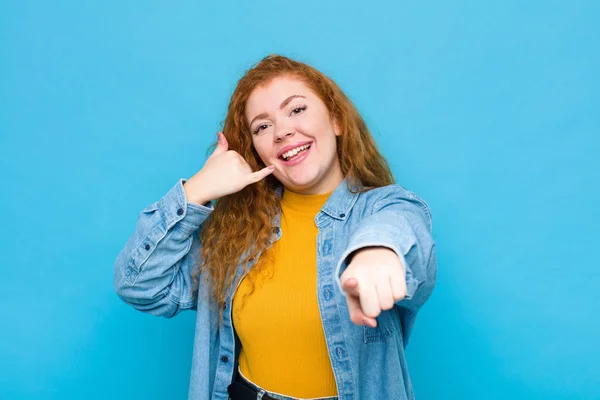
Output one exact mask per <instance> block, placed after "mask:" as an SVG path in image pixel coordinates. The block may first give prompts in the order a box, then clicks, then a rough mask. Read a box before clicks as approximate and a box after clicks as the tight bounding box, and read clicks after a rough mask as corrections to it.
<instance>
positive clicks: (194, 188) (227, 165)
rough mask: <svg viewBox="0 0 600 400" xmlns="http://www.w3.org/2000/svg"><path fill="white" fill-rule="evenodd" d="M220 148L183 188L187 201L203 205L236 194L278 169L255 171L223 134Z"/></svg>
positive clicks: (272, 167) (220, 137) (220, 135)
mask: <svg viewBox="0 0 600 400" xmlns="http://www.w3.org/2000/svg"><path fill="white" fill-rule="evenodd" d="M217 135H218V138H219V142H218V145H217V148H216V149H215V151H213V153H212V154H211V155H210V157H208V159H207V160H206V163H205V164H204V167H202V169H201V170H200V171H198V172H197V173H196V174H195V175H194V176H192V177H191V178H190V179H189V180H187V181H186V182H185V184H184V185H183V189H184V190H185V197H186V198H187V201H188V202H193V203H196V204H202V205H203V204H204V203H206V202H208V201H211V200H216V199H218V198H219V197H223V196H227V195H228V194H232V193H236V192H239V191H240V190H242V189H243V188H245V187H246V186H248V185H250V184H252V183H256V182H258V181H260V180H261V179H264V178H266V177H267V176H268V175H270V174H271V173H272V172H273V170H274V169H275V167H274V166H268V167H265V168H263V169H261V170H260V171H256V172H253V171H252V169H251V168H250V166H249V165H248V163H247V162H246V160H244V158H243V157H242V156H241V155H240V154H239V153H238V152H236V151H234V150H228V149H229V145H228V144H227V139H226V138H225V135H223V133H221V132H219V133H218V134H217Z"/></svg>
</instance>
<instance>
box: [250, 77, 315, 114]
mask: <svg viewBox="0 0 600 400" xmlns="http://www.w3.org/2000/svg"><path fill="white" fill-rule="evenodd" d="M292 95H302V96H305V97H307V98H308V97H314V93H313V91H312V90H311V89H310V88H309V87H308V86H307V85H306V84H305V83H304V82H302V81H301V80H299V79H297V78H293V77H287V76H286V77H278V78H274V79H273V80H271V81H270V82H269V83H267V84H265V85H260V86H257V87H256V88H255V89H254V90H253V91H252V93H250V96H249V97H248V101H247V102H246V117H248V118H252V116H253V115H255V114H259V113H262V112H268V109H273V108H276V109H279V105H280V104H281V102H282V101H283V100H285V99H286V98H288V97H289V96H292Z"/></svg>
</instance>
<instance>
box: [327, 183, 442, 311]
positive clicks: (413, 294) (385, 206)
mask: <svg viewBox="0 0 600 400" xmlns="http://www.w3.org/2000/svg"><path fill="white" fill-rule="evenodd" d="M431 225H432V219H431V212H430V211H429V207H428V206H427V204H426V203H425V202H424V201H423V200H421V199H420V198H419V197H417V196H416V195H414V194H413V193H412V192H410V191H407V190H406V189H404V188H402V187H401V186H399V185H391V186H390V187H389V190H388V193H387V194H386V195H385V196H384V197H383V198H381V199H379V200H378V201H377V202H375V203H374V205H373V210H372V213H371V214H370V215H368V216H366V217H365V218H364V219H363V220H362V221H361V223H360V226H359V227H358V228H357V229H356V230H355V231H354V232H353V233H352V235H351V236H350V240H349V242H348V246H347V248H346V250H345V251H344V253H343V255H342V257H341V258H340V261H339V262H338V265H337V267H336V274H335V277H336V281H337V284H338V286H339V288H340V290H342V288H341V281H340V277H341V275H342V273H343V272H344V270H345V269H346V267H347V266H348V264H349V262H350V260H351V257H352V253H353V252H355V251H356V250H359V249H361V248H363V247H370V246H383V247H387V248H389V249H391V250H393V251H394V252H395V253H396V254H397V255H398V257H400V261H401V262H402V264H403V265H404V269H405V278H406V296H405V298H404V299H402V300H400V301H398V302H397V303H396V304H397V305H399V306H401V307H406V308H408V309H411V310H412V311H416V310H417V309H418V308H419V307H420V306H421V305H423V303H425V301H426V300H427V299H428V298H429V296H430V295H431V293H432V291H433V287H434V285H435V281H436V278H437V259H436V257H435V249H434V246H435V243H434V241H433V238H432V235H431V232H432V231H431V228H432V227H431ZM342 293H343V290H342Z"/></svg>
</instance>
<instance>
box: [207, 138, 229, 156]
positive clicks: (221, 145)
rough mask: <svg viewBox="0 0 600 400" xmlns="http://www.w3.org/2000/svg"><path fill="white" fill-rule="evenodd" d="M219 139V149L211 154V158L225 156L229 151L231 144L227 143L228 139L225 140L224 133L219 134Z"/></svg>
mask: <svg viewBox="0 0 600 400" xmlns="http://www.w3.org/2000/svg"><path fill="white" fill-rule="evenodd" d="M217 138H218V140H219V142H218V143H217V148H216V149H215V151H213V153H212V154H211V157H212V156H218V155H219V154H223V153H225V152H226V151H227V150H228V149H229V144H228V143H227V139H226V138H225V135H223V132H218V133H217Z"/></svg>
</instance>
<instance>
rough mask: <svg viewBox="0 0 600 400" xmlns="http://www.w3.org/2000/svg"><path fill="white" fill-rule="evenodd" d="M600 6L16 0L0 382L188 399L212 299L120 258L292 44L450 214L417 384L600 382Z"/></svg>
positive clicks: (480, 394) (423, 395) (95, 394)
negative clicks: (133, 289)
mask: <svg viewBox="0 0 600 400" xmlns="http://www.w3.org/2000/svg"><path fill="white" fill-rule="evenodd" d="M84 3H85V4H84ZM209 3H219V4H218V5H215V4H209ZM599 18H600V3H599V2H597V1H571V2H566V1H563V2H560V1H528V2H523V1H503V2H482V1H475V0H473V1H452V2H445V1H431V2H425V3H423V2H420V3H418V4H417V3H416V2H397V1H387V2H379V3H373V4H369V5H367V2H364V1H363V2H354V3H352V2H347V1H345V2H338V3H327V2H323V3H321V2H320V1H315V0H313V1H303V2H274V1H254V2H231V1H223V2H202V1H196V2H191V1H180V2H166V1H164V2H156V1H144V2H141V1H103V2H78V1H54V2H30V1H19V2H3V3H2V7H1V12H0V57H1V61H0V96H1V97H0V131H1V136H0V149H1V150H0V152H1V153H0V174H1V175H0V178H1V180H2V196H1V197H0V207H1V213H0V219H1V223H0V235H1V241H0V246H1V253H0V254H2V264H1V265H2V267H1V268H2V275H1V276H2V289H1V290H0V324H1V326H2V329H1V330H0V332H1V333H0V398H2V399H5V398H6V399H81V398H89V399H92V398H94V399H96V398H98V399H100V398H111V399H166V398H176V399H183V398H186V396H187V390H188V383H189V373H190V368H191V354H192V342H193V328H194V317H195V314H194V313H193V312H190V313H184V314H183V315H181V316H179V317H177V318H175V319H172V320H166V319H160V318H155V317H151V316H148V315H145V314H142V313H140V312H137V311H135V310H133V309H132V308H129V307H127V306H126V305H125V304H124V303H122V302H121V301H120V300H119V299H118V297H117V296H116V294H115V293H114V291H113V262H114V260H115V258H116V256H117V254H118V252H119V251H120V249H121V248H122V246H123V245H124V244H125V241H126V240H127V238H128V237H129V235H130V234H131V233H133V229H134V227H135V222H136V219H137V214H138V213H139V211H141V209H142V208H143V207H145V206H146V205H148V204H150V203H151V202H154V201H156V200H158V199H159V198H160V197H161V196H162V195H163V194H165V193H166V192H167V190H168V189H169V188H171V187H172V186H173V185H174V184H175V182H176V180H177V179H179V178H181V177H186V178H189V177H190V176H192V175H193V174H194V173H195V172H196V171H198V170H199V169H200V168H201V167H202V165H203V163H204V160H205V159H206V154H207V148H208V146H209V144H210V143H212V141H213V140H214V139H215V134H216V132H217V130H219V127H220V123H221V121H222V120H223V119H224V116H225V111H226V106H227V103H228V99H229V96H230V95H231V93H232V91H233V88H234V86H235V83H236V82H237V80H238V79H239V78H240V77H241V75H242V74H243V72H244V71H245V70H246V69H248V68H249V67H250V66H251V65H252V64H253V63H255V62H257V61H259V60H260V59H261V58H262V57H263V56H265V55H267V54H269V53H274V52H278V53H281V54H284V55H287V56H290V57H294V58H297V59H299V60H301V61H304V62H307V63H309V64H312V65H314V66H315V67H317V68H318V69H320V70H322V71H323V72H324V73H326V74H328V75H329V76H331V77H332V78H333V79H334V80H336V81H337V82H338V83H339V84H340V86H341V87H342V88H343V89H344V90H345V91H346V93H347V94H348V95H349V97H350V98H351V99H352V100H353V101H354V102H355V104H356V105H357V107H358V108H359V110H360V111H361V112H362V114H363V115H364V117H365V119H366V120H367V122H368V124H369V126H370V127H371V129H372V131H373V134H374V136H375V138H376V140H377V142H378V144H379V145H380V146H381V148H382V150H383V152H384V154H385V156H386V157H387V158H388V160H389V162H390V163H391V164H392V167H393V170H394V172H395V174H396V177H397V180H398V182H399V183H401V184H402V185H404V186H405V187H407V188H409V189H411V190H413V191H415V192H416V193H417V194H419V195H420V196H421V197H423V198H424V199H425V200H426V201H427V202H428V203H429V205H430V207H431V209H432V212H433V217H434V223H433V226H434V239H435V240H436V242H437V252H438V258H439V279H438V285H437V287H436V289H435V291H434V294H433V297H432V298H431V299H430V301H429V302H428V303H427V304H426V305H425V307H424V308H423V309H422V311H421V314H420V317H419V318H418V319H417V324H416V327H415V330H414V334H413V336H412V337H411V343H410V345H409V347H408V362H409V368H410V371H411V376H412V379H413V383H414V386H415V391H416V395H417V399H419V400H423V399H506V398H511V399H598V398H600V346H599V344H598V340H599V339H600V317H599V312H600V299H599V297H600V296H599V292H600V272H599V271H600V268H599V267H600V262H599V261H598V259H597V250H598V240H599V239H600V235H599V234H598V224H599V223H600V215H599V209H600V207H599V205H598V204H599V202H600V190H599V189H598V183H599V182H600V179H599V178H600V176H599V175H600V174H599V172H600V165H599V164H600V162H599V161H598V154H599V152H600V139H599V134H600V117H599V114H600V98H599V97H600V96H599V93H600V82H599V73H598V71H600V47H599V45H598V43H599V42H600V29H599V26H598V20H599Z"/></svg>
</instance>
